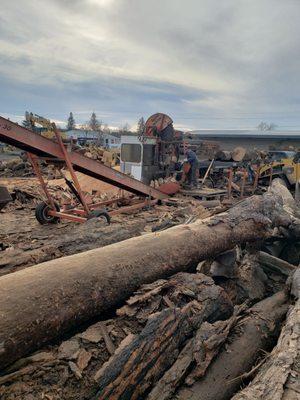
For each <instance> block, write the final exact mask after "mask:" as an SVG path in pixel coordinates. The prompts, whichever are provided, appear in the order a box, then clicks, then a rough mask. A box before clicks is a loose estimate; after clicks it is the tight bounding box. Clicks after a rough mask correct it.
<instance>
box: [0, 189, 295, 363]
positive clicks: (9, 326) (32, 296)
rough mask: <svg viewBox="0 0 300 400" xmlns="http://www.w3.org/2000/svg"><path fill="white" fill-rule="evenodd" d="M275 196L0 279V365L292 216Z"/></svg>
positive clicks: (287, 223) (260, 236)
mask: <svg viewBox="0 0 300 400" xmlns="http://www.w3.org/2000/svg"><path fill="white" fill-rule="evenodd" d="M282 205H283V201H282V197H281V195H280V193H279V194H276V193H272V194H266V195H265V196H253V197H251V198H249V199H246V200H245V201H243V202H241V203H239V204H238V205H237V206H235V207H233V208H232V209H230V210H229V211H228V212H226V213H223V214H219V215H217V216H213V217H210V218H207V219H206V220H199V221H196V222H195V223H193V224H189V225H179V226H176V227H173V228H170V229H168V230H166V231H162V232H160V233H152V234H148V235H144V236H142V237H136V238H132V239H128V240H125V241H123V242H120V243H115V244H112V245H109V246H106V247H104V248H101V249H95V250H91V251H88V252H84V253H81V254H76V255H72V256H69V257H64V258H60V259H57V260H53V261H49V262H46V263H43V264H39V265H36V266H33V267H29V268H27V269H25V270H22V271H18V272H15V273H12V274H10V275H7V276H3V277H1V278H0V368H1V367H3V366H5V365H8V364H9V363H12V362H13V361H15V360H16V359H18V358H19V357H22V356H24V355H26V354H27V353H29V352H30V351H33V350H35V349H37V348H39V347H41V346H42V345H43V344H45V343H47V342H49V341H51V340H53V339H56V338H57V337H59V336H61V335H62V334H63V333H64V332H67V331H68V330H70V329H71V328H74V327H75V326H78V325H79V324H81V323H84V322H86V321H88V320H90V319H91V318H94V317H95V316H100V315H101V313H103V312H105V311H107V310H109V309H111V308H112V307H115V306H116V305H117V304H119V303H120V302H121V301H123V300H125V299H126V297H128V296H129V295H130V294H131V293H132V292H133V291H134V290H136V289H137V288H138V287H139V286H140V285H141V284H143V283H150V282H153V281H155V280H157V279H160V278H163V277H167V276H170V275H172V274H174V273H176V272H179V271H185V270H188V269H189V268H190V267H192V266H196V264H197V263H198V262H199V261H200V260H204V259H206V258H208V257H212V256H215V255H216V254H218V253H221V252H223V251H226V250H228V249H230V248H233V247H234V246H235V245H236V244H241V243H245V242H248V241H257V240H259V239H264V238H265V237H266V236H268V235H270V234H271V228H272V227H274V226H278V225H280V226H284V227H285V228H289V227H290V226H291V224H293V219H292V218H291V215H290V214H289V213H288V212H285V211H284V210H283V207H282Z"/></svg>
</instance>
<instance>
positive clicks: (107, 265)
mask: <svg viewBox="0 0 300 400" xmlns="http://www.w3.org/2000/svg"><path fill="white" fill-rule="evenodd" d="M167 201H169V200H167ZM170 201H171V203H172V202H173V207H174V209H173V211H172V213H171V212H168V210H167V209H165V211H164V212H163V213H162V214H161V215H159V216H155V215H154V214H153V215H152V216H149V215H148V218H150V219H151V218H152V220H151V221H152V225H151V227H148V229H146V231H147V232H151V233H146V234H145V235H141V236H139V237H134V238H131V239H129V240H126V241H123V242H114V244H112V245H110V246H106V247H103V248H99V249H94V250H92V251H90V252H88V253H82V254H74V255H73V256H71V257H68V258H60V259H56V260H53V261H51V262H48V263H44V264H39V265H36V266H33V267H31V268H27V269H24V270H22V271H19V272H15V273H12V274H9V275H6V276H3V277H1V278H0V308H1V310H3V314H2V317H1V318H0V328H1V329H0V342H1V343H2V352H1V353H0V360H1V363H2V374H1V376H0V395H1V399H2V398H3V399H4V400H8V399H15V400H16V399H25V400H34V399H39V398H45V399H52V400H56V399H78V400H79V399H91V400H92V399H93V400H96V399H97V400H104V399H105V400H107V399H114V400H117V399H120V400H121V399H132V400H135V399H147V400H167V399H175V398H176V399H180V400H188V399H189V400H191V399H195V400H196V399H199V398H201V399H206V400H225V399H231V398H232V399H234V400H244V399H258V400H263V399H270V400H271V399H279V400H283V399H297V398H299V393H300V390H299V381H300V379H299V376H300V370H299V357H300V330H299V325H300V314H299V297H300V279H299V277H300V270H299V268H297V265H298V264H299V261H300V245H299V243H300V219H299V217H300V215H299V211H298V209H297V207H296V204H295V202H294V200H293V198H292V196H291V195H290V194H289V192H288V190H287V188H286V187H284V186H283V185H282V183H281V182H280V181H274V182H273V185H272V187H271V188H270V191H269V192H268V193H266V194H265V195H263V196H253V197H251V198H249V199H246V200H244V201H242V202H239V203H238V204H237V205H236V206H234V207H232V208H230V209H229V210H228V211H226V212H222V213H215V212H211V211H208V210H206V209H205V208H204V207H203V206H201V205H199V203H197V201H196V200H193V202H195V204H198V206H196V207H192V205H190V207H191V208H190V210H189V205H187V204H186V205H185V207H183V204H182V203H181V201H183V200H170ZM176 203H177V206H176ZM162 207H166V205H165V206H162ZM193 214H194V215H193ZM197 217H198V219H196V221H194V219H195V218H197ZM199 217H200V218H199ZM153 223H154V224H153ZM175 225H176V226H175ZM93 229H94V228H93ZM93 229H91V234H92V230H93ZM93 240H94V239H93ZM289 249H290V250H289ZM291 249H293V251H291ZM41 283H42V285H41ZM15 287H18V288H19V290H18V296H17V297H16V296H12V294H11V293H12V292H13V290H14V288H15ZM29 287H30V290H31V292H30V293H31V296H28V293H27V292H26V291H27V290H28V288H29ZM31 298H34V304H33V303H32V300H31ZM116 308H117V310H116ZM12 310H13V311H12ZM113 310H116V312H115V313H114V312H113V313H112V311H113ZM108 313H109V314H108ZM21 314H22V316H23V317H22V318H21V317H20V316H21ZM95 319H96V320H95ZM16 320H18V323H16ZM36 321H39V324H38V326H37V325H36ZM54 339H55V340H56V342H55V344H53V343H54V342H53V340H54Z"/></svg>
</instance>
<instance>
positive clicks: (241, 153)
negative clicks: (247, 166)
mask: <svg viewBox="0 0 300 400" xmlns="http://www.w3.org/2000/svg"><path fill="white" fill-rule="evenodd" d="M245 155H246V149H244V147H236V148H235V149H233V151H232V153H231V156H232V159H233V161H236V162H239V161H243V159H244V157H245Z"/></svg>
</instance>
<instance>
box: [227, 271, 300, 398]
mask: <svg viewBox="0 0 300 400" xmlns="http://www.w3.org/2000/svg"><path fill="white" fill-rule="evenodd" d="M292 294H293V295H294V296H295V297H296V298H297V300H296V303H295V305H294V306H292V307H290V310H289V313H288V317H287V321H286V323H285V325H284V327H283V329H282V331H281V334H280V337H279V339H278V342H277V345H276V346H275V347H274V349H273V350H272V352H271V354H270V355H269V357H268V358H267V359H266V362H265V363H264V364H263V365H262V366H261V367H260V369H259V372H258V374H257V375H256V377H255V378H254V379H253V381H252V382H251V383H250V384H249V385H248V386H247V387H246V388H245V389H244V390H242V391H241V392H239V393H238V394H236V395H235V396H234V397H233V399H232V400H246V399H256V400H282V399H290V400H293V399H295V400H296V399H299V394H300V386H299V382H300V380H299V378H300V375H299V356H300V330H299V327H300V269H298V270H297V272H296V273H295V275H294V279H293V283H292Z"/></svg>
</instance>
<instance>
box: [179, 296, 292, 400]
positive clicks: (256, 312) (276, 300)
mask: <svg viewBox="0 0 300 400" xmlns="http://www.w3.org/2000/svg"><path fill="white" fill-rule="evenodd" d="M287 309H288V305H287V295H286V294H285V293H283V292H278V293H276V294H275V295H273V296H271V297H269V298H267V299H265V300H262V301H261V302H259V303H257V304H256V305H255V306H254V307H252V308H251V309H250V310H249V315H247V316H246V317H245V318H243V319H242V320H241V321H240V322H239V324H238V327H237V329H236V330H235V331H234V332H233V333H232V334H230V335H229V338H228V339H229V340H228V342H227V345H226V347H225V348H224V349H223V350H222V351H221V352H220V353H219V354H218V356H217V358H216V359H215V360H214V361H213V363H212V364H211V365H210V367H209V368H208V370H207V372H206V374H205V376H204V377H203V378H202V379H200V380H199V381H198V382H196V383H195V384H194V385H193V386H191V387H190V388H185V387H184V388H182V389H181V390H179V392H178V393H177V397H176V398H177V399H178V400H196V399H197V400H198V399H205V400H227V399H230V398H231V396H232V395H233V394H234V393H235V391H236V390H237V389H238V388H239V386H240V384H241V382H242V375H243V374H244V373H246V372H249V371H250V370H251V367H252V366H253V365H254V363H255V361H256V360H257V358H258V356H259V351H260V350H261V349H263V350H266V349H267V348H268V344H269V343H270V338H271V337H272V336H273V335H275V334H276V332H278V330H279V326H280V323H281V321H282V319H283V318H284V316H285V314H286V312H287ZM249 398H251V397H249ZM253 398H255V397H253Z"/></svg>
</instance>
